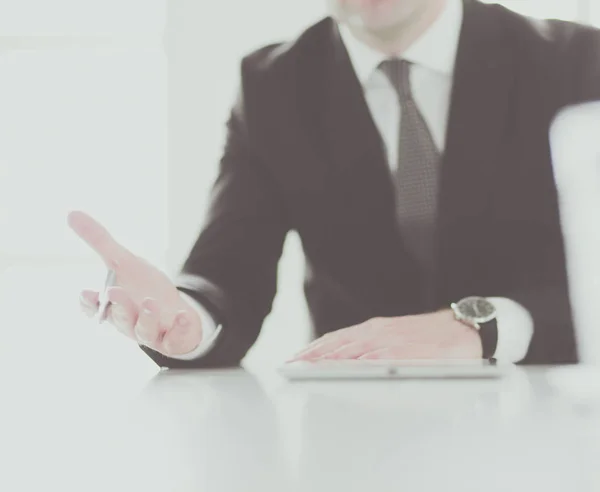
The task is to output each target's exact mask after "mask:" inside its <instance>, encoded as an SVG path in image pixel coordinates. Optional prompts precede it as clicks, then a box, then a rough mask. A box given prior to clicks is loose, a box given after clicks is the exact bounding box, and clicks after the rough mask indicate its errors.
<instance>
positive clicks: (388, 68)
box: [379, 59, 441, 291]
mask: <svg viewBox="0 0 600 492" xmlns="http://www.w3.org/2000/svg"><path fill="white" fill-rule="evenodd" d="M379 68H380V70H381V71H382V72H383V73H384V74H385V75H386V76H387V77H388V78H389V80H390V81H391V83H392V85H393V86H394V89H395V90H396V92H397V93H398V99H399V101H400V109H401V125H400V139H399V147H398V163H397V168H396V171H395V173H394V175H393V176H394V181H395V188H396V212H397V217H398V225H399V227H400V232H401V234H402V237H403V239H404V242H405V244H406V246H407V248H408V251H409V252H410V253H412V255H413V257H414V258H415V259H416V260H417V262H418V263H419V266H420V267H421V268H422V270H423V274H424V275H425V278H424V281H425V286H426V290H427V291H429V290H430V289H431V287H432V286H431V284H430V282H431V279H432V275H433V268H434V240H435V238H434V234H435V224H436V218H437V195H438V176H439V165H440V161H441V159H440V154H439V152H438V150H437V148H436V146H435V143H434V141H433V138H432V136H431V133H430V132H429V129H428V128H427V124H426V123H425V120H424V119H423V116H422V115H421V113H420V112H419V109H418V108H417V105H416V103H415V100H414V99H413V96H412V91H411V87H410V78H409V75H410V63H409V62H407V61H405V60H398V59H390V60H386V61H384V62H383V63H381V65H380V67H379Z"/></svg>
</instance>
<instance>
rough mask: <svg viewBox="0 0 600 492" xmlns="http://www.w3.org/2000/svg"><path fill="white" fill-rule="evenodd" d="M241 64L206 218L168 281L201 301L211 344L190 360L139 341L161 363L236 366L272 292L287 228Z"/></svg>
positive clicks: (267, 307) (253, 336) (265, 311)
mask: <svg viewBox="0 0 600 492" xmlns="http://www.w3.org/2000/svg"><path fill="white" fill-rule="evenodd" d="M246 65H247V63H246V60H245V62H244V63H242V84H241V91H240V95H239V97H238V100H237V102H236V104H235V106H234V108H233V110H232V112H231V115H230V118H229V120H228V124H227V138H226V144H225V148H224V152H223V155H222V158H221V162H220V168H219V173H218V177H217V180H216V182H215V184H214V187H213V190H212V197H211V201H210V206H209V211H208V215H207V220H206V222H205V225H204V228H203V230H202V232H201V234H200V236H199V238H198V239H197V241H196V243H195V245H194V246H193V248H192V251H191V253H190V255H189V257H188V258H187V260H186V261H185V263H184V266H183V269H182V272H181V274H180V276H179V278H177V279H176V285H177V286H178V288H179V289H180V290H181V291H182V292H184V293H186V294H188V295H190V296H191V297H193V298H194V299H195V300H197V301H198V302H199V303H201V304H202V306H203V307H205V308H206V309H207V310H208V311H209V313H210V314H211V315H212V316H213V317H214V319H215V321H216V322H217V324H221V325H222V330H221V332H220V334H219V336H218V338H217V340H216V342H215V344H214V346H213V348H212V349H211V350H210V351H209V352H208V353H207V354H205V355H204V356H203V357H200V358H198V359H195V360H191V361H183V360H175V359H171V358H168V357H164V356H162V355H161V354H159V353H157V352H155V351H153V350H151V349H148V348H147V347H142V349H143V350H144V351H145V352H146V353H147V354H148V355H150V357H151V358H152V359H153V360H154V361H155V362H156V363H157V364H159V365H160V366H162V367H172V368H193V367H198V368H200V367H226V366H235V365H238V364H239V362H240V361H241V359H242V358H243V357H244V356H245V354H246V352H247V351H248V349H249V348H250V347H251V346H252V344H253V343H254V342H255V340H256V338H257V337H258V335H259V332H260V329H261V326H262V323H263V320H264V318H265V317H266V315H267V314H268V313H269V312H270V310H271V306H272V302H273V298H274V296H275V291H276V278H277V264H278V261H279V258H280V256H281V252H282V248H283V242H284V239H285V236H286V234H287V232H288V230H289V227H288V220H287V216H286V211H285V207H284V203H283V200H282V197H281V195H280V191H279V187H278V186H277V184H276V182H275V178H274V177H273V175H272V174H271V173H270V172H269V170H268V168H267V167H266V166H264V165H263V163H262V162H261V159H260V156H259V153H258V151H257V149H256V148H255V147H254V146H253V142H252V136H251V133H252V128H251V127H252V125H250V124H249V121H248V119H249V118H248V113H249V111H251V110H250V109H249V105H250V103H249V101H252V103H258V102H259V101H256V99H257V98H256V97H254V98H251V97H250V95H249V92H250V89H249V86H250V83H249V81H248V79H249V77H248V76H247V74H246V69H245V66H246ZM265 103H266V102H265Z"/></svg>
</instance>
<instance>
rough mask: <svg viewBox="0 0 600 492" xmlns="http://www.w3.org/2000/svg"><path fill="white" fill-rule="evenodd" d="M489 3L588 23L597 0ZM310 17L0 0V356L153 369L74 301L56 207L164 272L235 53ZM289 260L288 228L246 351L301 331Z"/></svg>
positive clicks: (210, 152)
mask: <svg viewBox="0 0 600 492" xmlns="http://www.w3.org/2000/svg"><path fill="white" fill-rule="evenodd" d="M488 3H492V2H488ZM499 3H503V4H504V5H506V6H507V7H509V8H511V9H514V10H516V11H518V12H521V13H523V14H526V15H530V16H534V17H541V18H561V19H566V20H577V21H581V22H585V23H589V24H595V25H598V26H600V1H598V0H506V1H504V2H499ZM323 15H325V1H324V0H301V1H300V0H252V1H247V0H229V1H224V0H221V1H219V2H208V1H198V0H171V1H167V0H53V1H52V2H48V1H47V0H19V1H18V2H15V1H14V0H11V1H8V0H0V308H1V309H2V317H1V318H0V319H1V323H2V324H1V325H0V330H1V331H0V333H1V335H2V336H1V337H0V360H2V363H8V364H10V365H12V366H13V367H20V368H23V369H26V368H28V367H38V368H39V367H40V366H39V364H40V363H42V364H51V365H53V366H54V367H63V368H65V369H67V368H72V367H74V366H75V367H76V366H77V365H80V364H86V365H91V366H95V367H97V368H98V370H99V371H102V370H107V368H110V370H115V371H123V374H128V375H134V374H139V373H148V374H150V373H152V372H153V371H155V370H156V366H155V365H154V364H153V363H152V362H151V361H150V360H149V359H148V358H147V357H146V356H145V355H144V354H143V353H142V352H141V351H140V350H139V349H138V348H137V347H135V346H134V345H132V344H131V343H130V342H129V341H127V340H125V339H122V337H120V336H118V335H117V334H116V333H113V332H112V330H110V328H109V327H108V326H97V325H96V324H95V323H94V322H92V321H88V320H87V319H85V318H84V317H83V315H81V314H80V313H79V310H78V294H79V291H80V289H82V288H97V289H99V288H101V286H102V283H103V280H104V274H105V271H104V269H103V266H102V265H101V264H100V262H99V260H98V259H97V258H96V256H95V255H94V254H93V252H91V251H90V250H89V249H88V248H87V247H86V246H85V245H84V244H83V243H81V242H80V241H79V239H78V238H77V237H75V236H74V235H73V234H72V233H71V232H70V230H69V229H68V228H67V226H66V216H67V213H68V212H69V211H70V210H73V209H81V210H85V211H87V212H89V213H90V214H92V215H93V216H95V217H96V218H97V219H99V220H100V221H101V222H102V223H103V224H104V225H106V227H107V228H108V229H109V230H110V231H111V232H112V233H113V235H114V236H115V237H116V238H117V239H118V240H119V241H120V242H122V243H123V244H124V245H125V246H127V247H129V248H130V249H132V250H133V251H134V252H136V253H137V254H139V255H141V256H144V257H145V258H147V259H148V260H149V261H151V262H153V263H155V264H158V265H159V266H161V267H162V268H163V269H165V270H167V271H168V272H170V273H174V272H175V271H176V270H177V269H178V268H179V266H180V265H181V262H182V261H183V260H184V258H185V255H186V254H187V252H188V251H189V249H190V248H191V246H192V244H193V242H194V240H195V238H196V236H197V234H198V232H199V230H200V227H201V225H202V221H203V217H204V210H205V206H206V200H207V197H208V192H209V190H210V186H211V184H212V181H213V179H214V177H215V173H216V170H217V165H218V159H219V156H220V152H221V148H222V145H223V139H224V128H225V127H224V123H225V120H226V118H227V116H228V111H229V108H230V105H231V103H232V100H233V97H234V94H235V91H236V89H237V80H238V70H239V60H240V58H241V57H242V56H243V55H244V54H246V53H248V52H249V51H251V50H253V49H255V48H258V47H260V46H261V45H264V44H266V43H270V42H274V41H281V40H286V39H289V38H291V37H292V36H294V35H295V34H296V33H299V32H300V31H302V30H303V29H304V28H305V27H306V26H308V25H309V24H311V23H313V22H314V21H316V20H318V19H319V18H321V17H322V16H323ZM303 270H304V264H303V258H302V253H301V248H300V244H299V241H298V238H297V237H295V236H294V235H290V236H289V238H288V241H287V243H286V247H285V253H284V256H283V259H282V262H281V264H280V281H279V286H280V287H279V293H278V296H277V299H276V302H275V307H274V310H273V313H272V314H271V316H270V317H269V318H268V320H267V322H266V324H265V328H264V330H263V333H262V335H261V337H260V340H259V343H258V344H257V346H255V348H254V349H253V350H252V352H251V353H250V354H249V356H248V358H247V364H248V365H251V366H257V367H258V366H260V367H272V366H274V365H277V364H278V363H280V362H281V361H283V360H284V359H285V358H286V357H287V356H289V355H291V354H292V353H293V352H294V351H296V350H297V349H299V348H301V346H302V345H303V344H305V343H306V342H307V341H308V340H309V338H310V333H309V328H308V326H309V323H308V316H307V313H306V307H305V303H304V298H303V293H302V277H303ZM125 377H126V376H125Z"/></svg>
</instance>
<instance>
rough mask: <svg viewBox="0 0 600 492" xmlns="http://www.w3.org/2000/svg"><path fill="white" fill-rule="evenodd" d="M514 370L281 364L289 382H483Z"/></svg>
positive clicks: (504, 366)
mask: <svg viewBox="0 0 600 492" xmlns="http://www.w3.org/2000/svg"><path fill="white" fill-rule="evenodd" d="M514 368H515V366H514V365H513V364H508V363H499V362H496V361H488V360H404V361H400V360H318V361H313V362H308V361H298V362H292V363H290V364H285V365H284V366H281V367H280V368H279V373H280V374H281V375H282V376H284V377H285V378H287V379H290V380H311V379H457V378H458V379H470V378H477V379H485V378H491V379H495V378H501V377H503V376H506V375H508V374H509V373H510V372H511V371H512V370H514Z"/></svg>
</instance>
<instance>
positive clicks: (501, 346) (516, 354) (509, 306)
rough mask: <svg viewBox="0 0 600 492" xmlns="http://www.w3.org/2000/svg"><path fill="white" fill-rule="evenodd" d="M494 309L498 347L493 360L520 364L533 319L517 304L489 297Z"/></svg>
mask: <svg viewBox="0 0 600 492" xmlns="http://www.w3.org/2000/svg"><path fill="white" fill-rule="evenodd" d="M488 300H489V301H490V302H491V303H492V304H493V305H494V306H495V307H496V312H497V324H498V345H497V346H496V352H495V354H494V358H495V359H497V360H499V361H504V362H514V363H516V362H520V361H521V360H523V359H524V358H525V356H526V355H527V351H528V350H529V344H530V343H531V338H532V337H533V318H532V317H531V314H530V313H529V311H528V310H527V309H525V308H524V307H523V306H521V305H520V304H519V303H518V302H515V301H513V300H511V299H506V298H504V297H490V298H488Z"/></svg>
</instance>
